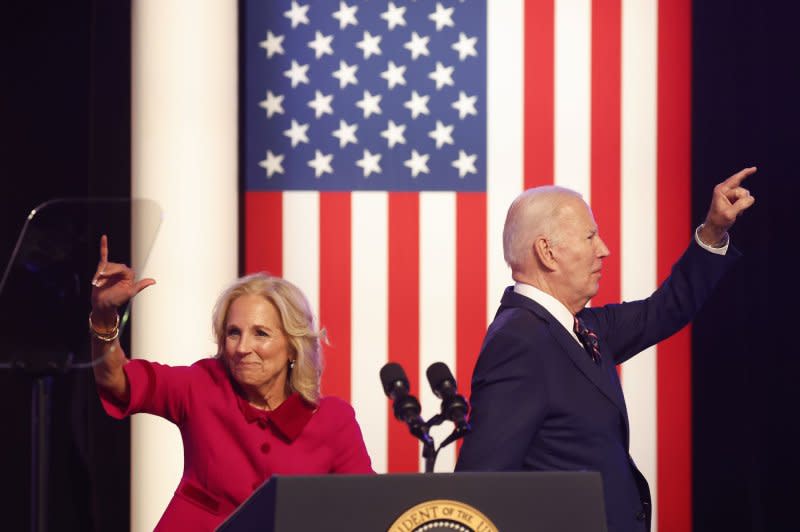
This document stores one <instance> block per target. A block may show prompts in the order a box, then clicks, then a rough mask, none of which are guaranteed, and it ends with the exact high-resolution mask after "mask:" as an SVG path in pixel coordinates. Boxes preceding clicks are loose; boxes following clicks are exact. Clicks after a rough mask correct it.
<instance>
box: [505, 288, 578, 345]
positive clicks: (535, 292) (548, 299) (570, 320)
mask: <svg viewBox="0 0 800 532" xmlns="http://www.w3.org/2000/svg"><path fill="white" fill-rule="evenodd" d="M514 292H516V293H517V294H519V295H521V296H525V297H527V298H528V299H532V300H534V301H535V302H537V303H538V304H540V305H541V306H543V307H544V309H545V310H546V311H547V312H549V313H550V314H551V315H552V316H553V317H554V318H555V319H556V321H557V322H558V323H560V324H561V326H562V327H564V328H565V329H566V330H567V332H568V333H569V334H570V336H572V337H573V338H574V339H575V341H576V342H578V344H580V343H581V342H580V340H578V336H577V335H576V334H575V330H574V327H575V316H574V315H573V314H572V312H570V310H569V309H568V308H567V307H565V306H564V304H563V303H561V301H559V300H558V299H556V298H554V297H553V296H551V295H550V294H548V293H547V292H543V291H542V290H539V289H538V288H536V287H535V286H533V285H530V284H526V283H520V282H517V283H516V284H515V285H514Z"/></svg>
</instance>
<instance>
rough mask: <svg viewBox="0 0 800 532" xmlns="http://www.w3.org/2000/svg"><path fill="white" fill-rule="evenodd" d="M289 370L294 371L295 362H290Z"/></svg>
mask: <svg viewBox="0 0 800 532" xmlns="http://www.w3.org/2000/svg"><path fill="white" fill-rule="evenodd" d="M289 369H294V360H290V361H289Z"/></svg>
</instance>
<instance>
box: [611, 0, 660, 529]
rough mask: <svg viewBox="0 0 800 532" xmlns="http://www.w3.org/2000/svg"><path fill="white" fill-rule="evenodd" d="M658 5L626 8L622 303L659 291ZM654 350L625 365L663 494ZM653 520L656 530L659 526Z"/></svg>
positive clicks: (649, 471)
mask: <svg viewBox="0 0 800 532" xmlns="http://www.w3.org/2000/svg"><path fill="white" fill-rule="evenodd" d="M657 43H658V5H657V2H655V1H648V2H642V1H640V0H629V1H625V2H623V9H622V158H621V164H622V169H621V170H622V187H621V188H622V238H621V240H622V249H621V250H620V253H621V254H622V255H621V258H622V261H621V263H622V264H621V270H622V271H621V287H622V298H623V300H632V299H641V298H642V297H645V296H647V295H649V294H650V293H651V292H652V291H653V290H654V289H655V287H656V245H657V238H658V235H657V228H656V208H657V205H656V121H657V114H656V112H657V111H656V87H657V70H656V69H657V64H658V61H657ZM656 369H657V366H656V353H655V348H650V349H648V350H646V351H645V352H643V353H641V354H640V355H638V356H636V357H634V358H633V359H631V360H630V361H629V362H627V363H625V365H624V367H623V371H622V377H623V378H622V382H623V389H624V391H625V396H626V399H627V404H628V415H629V418H630V425H631V455H632V456H633V458H634V460H635V461H636V463H637V465H638V467H639V469H640V470H641V471H642V473H643V474H644V476H645V477H646V478H647V480H648V482H649V483H650V487H651V491H652V495H653V499H654V500H656V496H657V489H656V488H657V486H658V482H657V480H658V478H657V469H656V463H657V454H656V453H657V448H656V441H657V440H656V437H657V432H656V431H657V421H658V418H657V412H656V393H657V388H656V387H657V380H656ZM657 522H658V521H657V520H656V519H655V515H654V518H653V527H654V528H653V530H655V526H656V524H657Z"/></svg>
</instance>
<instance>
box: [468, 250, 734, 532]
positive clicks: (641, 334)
mask: <svg viewBox="0 0 800 532" xmlns="http://www.w3.org/2000/svg"><path fill="white" fill-rule="evenodd" d="M738 256H739V253H738V252H737V251H736V250H735V249H733V247H732V246H731V247H729V249H728V252H727V254H726V255H724V256H723V255H716V254H713V253H710V252H708V251H706V250H704V249H702V248H701V247H700V246H699V245H697V244H696V243H695V242H692V244H691V245H690V246H689V248H688V249H687V250H686V252H685V253H684V254H683V256H682V257H681V258H680V259H679V260H678V262H677V263H676V264H675V265H674V266H673V269H672V273H671V275H670V276H669V278H667V280H666V281H665V282H664V283H663V284H662V285H661V286H660V287H659V288H658V290H656V291H655V292H654V293H653V294H652V295H651V296H650V297H648V298H647V299H644V300H641V301H634V302H628V303H619V304H613V305H606V306H603V307H596V308H585V309H583V310H582V311H581V312H580V313H579V314H578V315H579V316H580V317H581V318H582V319H583V320H584V321H585V323H586V325H587V326H588V327H589V328H590V329H592V330H593V331H595V332H596V333H597V336H598V338H599V341H600V351H601V353H602V354H603V358H602V362H601V364H599V365H598V364H596V363H595V362H594V361H592V359H591V357H590V356H589V354H588V353H587V352H586V351H585V350H584V349H583V348H582V347H581V346H580V345H579V344H578V343H577V342H576V341H575V339H574V338H573V337H572V336H571V335H570V334H569V332H567V331H566V330H565V329H564V327H563V326H562V325H561V324H560V323H559V322H558V321H556V319H555V318H554V317H553V316H552V315H551V314H550V313H549V312H547V311H546V310H545V309H544V308H543V307H542V306H541V305H539V304H537V303H536V302H534V301H533V300H531V299H530V298H527V297H525V296H523V295H520V294H517V293H516V292H514V290H513V287H508V288H507V289H506V291H505V293H504V294H503V299H502V301H501V304H500V308H499V309H498V311H497V314H496V316H495V318H494V321H493V322H492V324H491V325H490V326H489V329H488V331H487V333H486V337H485V339H484V342H483V346H482V348H481V352H480V355H479V357H478V360H477V362H476V365H475V370H474V373H473V377H472V397H471V404H472V413H471V415H470V422H471V424H472V432H471V433H470V434H468V435H467V436H466V438H465V439H464V444H463V446H462V448H461V453H460V456H459V458H458V462H457V464H456V471H552V470H566V471H581V470H590V471H599V472H600V473H601V474H602V477H603V491H604V497H605V507H606V519H607V523H608V530H609V532H628V531H644V530H647V529H649V526H650V522H649V521H650V504H651V501H650V490H649V487H648V485H647V481H646V480H645V478H644V476H642V474H641V473H640V472H639V470H638V469H637V468H636V465H635V464H634V462H633V459H632V458H631V457H630V454H629V452H628V446H629V433H628V413H627V409H626V407H625V398H624V397H623V394H622V388H621V386H620V382H619V377H618V376H617V372H616V367H615V366H616V364H620V363H622V362H624V361H626V360H627V359H629V358H631V357H632V356H634V355H635V354H637V353H639V352H640V351H642V350H643V349H645V348H647V347H649V346H651V345H653V344H655V343H657V342H659V341H661V340H663V339H665V338H667V337H669V336H670V335H672V334H674V333H675V332H677V331H678V330H680V329H681V328H682V327H683V326H685V325H686V324H687V323H688V322H689V321H690V320H691V319H692V317H693V316H694V315H695V313H696V312H697V310H698V309H699V308H700V306H701V305H702V304H703V302H704V301H705V300H706V299H707V297H708V295H709V294H710V293H711V291H712V289H713V287H714V285H715V284H716V283H717V281H718V280H719V278H720V277H721V276H722V275H723V274H724V273H725V271H727V269H728V268H729V266H730V264H732V262H733V261H734V260H735V259H736V258H737V257H738Z"/></svg>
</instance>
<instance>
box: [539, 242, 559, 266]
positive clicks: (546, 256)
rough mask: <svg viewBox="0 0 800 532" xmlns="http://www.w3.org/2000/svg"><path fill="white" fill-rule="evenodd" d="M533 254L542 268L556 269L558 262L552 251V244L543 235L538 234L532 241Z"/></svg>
mask: <svg viewBox="0 0 800 532" xmlns="http://www.w3.org/2000/svg"><path fill="white" fill-rule="evenodd" d="M533 254H534V256H535V257H536V260H538V261H539V264H541V265H542V267H543V268H544V269H546V270H551V271H552V270H555V269H556V266H557V264H558V263H557V261H556V257H555V253H553V246H552V245H551V244H550V241H549V240H548V239H546V238H545V237H543V236H540V237H537V238H536V240H534V241H533Z"/></svg>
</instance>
